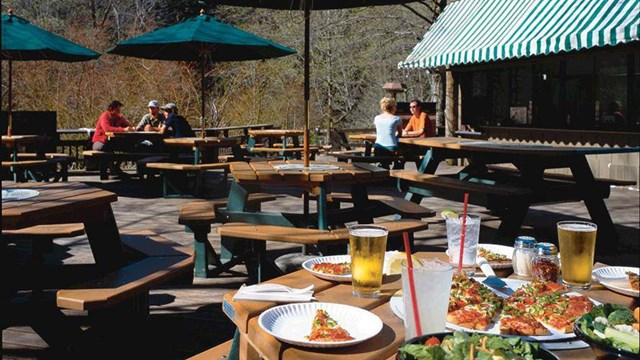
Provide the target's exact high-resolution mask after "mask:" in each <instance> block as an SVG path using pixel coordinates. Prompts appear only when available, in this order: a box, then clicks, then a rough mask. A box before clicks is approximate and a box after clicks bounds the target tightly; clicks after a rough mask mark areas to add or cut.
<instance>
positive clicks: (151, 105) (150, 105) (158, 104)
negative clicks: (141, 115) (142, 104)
mask: <svg viewBox="0 0 640 360" xmlns="http://www.w3.org/2000/svg"><path fill="white" fill-rule="evenodd" d="M147 107H156V108H157V107H160V103H159V102H158V100H151V101H149V105H147Z"/></svg>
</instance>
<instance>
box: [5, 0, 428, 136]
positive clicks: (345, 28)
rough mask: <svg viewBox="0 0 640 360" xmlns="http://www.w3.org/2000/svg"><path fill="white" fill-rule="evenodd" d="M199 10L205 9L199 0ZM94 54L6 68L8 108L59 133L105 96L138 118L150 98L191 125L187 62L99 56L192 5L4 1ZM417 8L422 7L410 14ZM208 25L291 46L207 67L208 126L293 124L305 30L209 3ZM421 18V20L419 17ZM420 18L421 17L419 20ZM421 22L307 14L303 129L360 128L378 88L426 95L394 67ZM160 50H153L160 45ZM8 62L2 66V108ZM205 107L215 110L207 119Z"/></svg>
mask: <svg viewBox="0 0 640 360" xmlns="http://www.w3.org/2000/svg"><path fill="white" fill-rule="evenodd" d="M207 2H208V3H209V4H210V5H213V4H214V3H215V2H212V1H207ZM9 7H10V8H12V9H14V13H15V14H17V15H20V16H22V17H25V18H27V19H28V20H30V21H31V22H33V23H34V24H36V25H38V26H41V27H43V28H45V29H48V30H50V31H53V32H55V33H57V34H59V35H61V36H65V37H67V38H69V39H70V40H72V41H74V42H77V43H79V44H82V45H84V46H87V47H89V48H91V49H93V50H96V51H99V52H102V53H103V56H102V57H100V58H99V59H98V60H96V61H90V62H86V63H70V64H67V63H59V62H49V61H39V62H14V65H13V80H14V81H13V104H14V109H15V110H54V111H57V112H58V124H59V125H58V126H59V127H60V128H78V127H92V126H94V125H95V121H96V120H97V117H98V115H99V114H100V113H101V112H102V111H104V109H105V107H106V105H107V104H108V103H109V102H111V101H112V100H114V99H117V100H119V101H121V102H123V103H124V104H125V108H124V109H123V114H124V115H125V117H126V118H127V120H129V121H130V122H137V121H138V120H139V119H140V117H142V115H144V114H145V113H146V111H147V110H146V104H147V102H148V101H149V100H150V99H157V100H159V101H160V102H163V103H165V102H175V103H177V104H178V106H179V108H180V111H181V113H182V114H183V115H184V116H185V117H186V118H187V119H188V120H189V121H190V122H191V124H192V125H194V126H196V125H197V124H198V119H199V116H200V106H201V103H200V101H201V99H200V75H199V69H198V67H197V66H196V65H195V64H190V63H182V62H171V61H153V60H144V59H136V58H126V57H120V56H115V55H110V54H105V52H106V51H107V50H108V49H110V48H111V47H113V46H114V45H115V43H116V42H118V41H121V40H124V39H126V38H129V37H132V36H136V35H139V34H141V33H144V32H147V31H151V30H154V29H156V28H159V27H164V26H168V25H171V24H174V23H176V22H179V21H183V20H184V19H186V18H188V17H190V16H195V15H196V14H198V12H199V10H200V5H198V2H197V1H195V0H189V1H187V0H177V1H176V0H133V1H132V0H89V1H86V0H39V1H36V0H13V1H3V3H2V8H3V11H6V9H7V8H9ZM414 9H416V11H420V12H428V10H426V9H427V8H426V7H423V6H414ZM209 13H212V14H213V15H214V16H216V18H218V19H220V20H222V21H224V22H227V23H230V24H232V25H234V26H236V27H239V28H241V29H244V30H246V31H250V32H254V33H256V34H258V35H261V36H264V37H266V38H269V39H271V40H273V41H276V42H278V43H281V44H284V45H286V46H288V47H291V48H293V49H296V50H297V51H298V54H297V55H294V56H288V57H284V58H279V59H270V60H264V61H248V62H234V63H216V64H214V65H212V66H209V67H208V68H207V69H206V70H207V71H206V80H207V81H206V88H205V90H206V99H207V100H206V103H205V117H206V118H207V123H208V125H216V126H226V125H236V124H251V123H254V124H255V123H274V124H276V125H281V126H283V127H287V128H301V127H303V125H304V124H303V122H304V101H303V100H304V99H303V68H304V63H303V59H302V53H303V51H304V36H303V34H304V24H303V13H302V12H301V11H277V10H269V9H251V8H241V7H227V6H217V7H212V8H211V9H209ZM426 15H429V14H426ZM428 17H430V16H428ZM428 26H429V24H428V23H427V22H425V21H424V20H422V19H420V18H419V17H417V16H416V15H415V14H414V13H412V12H411V11H409V10H407V9H405V8H404V7H402V6H385V7H374V8H361V9H347V10H328V11H314V12H313V13H312V18H311V29H312V30H311V63H310V66H311V104H310V109H311V110H310V113H311V127H312V128H313V127H321V128H326V127H327V126H328V123H329V121H333V122H334V124H336V126H339V127H369V126H371V123H372V121H373V117H374V116H375V115H376V114H377V113H378V112H379V109H378V101H379V99H380V98H381V97H382V96H385V95H386V94H385V92H384V91H383V90H382V85H383V84H384V83H386V82H388V81H400V82H404V83H406V84H407V87H408V91H407V93H406V94H405V95H400V97H399V98H398V100H399V101H406V100H408V99H410V98H412V97H418V98H421V99H424V98H426V97H427V96H428V95H429V84H428V82H427V81H426V80H425V73H424V71H420V70H412V71H407V70H398V69H397V63H398V62H399V61H400V60H402V59H404V57H406V56H407V55H408V54H409V52H410V51H411V49H412V48H413V46H415V44H416V43H417V41H418V40H419V38H420V37H421V36H422V35H423V34H424V33H425V31H426V29H427V28H428ZM159 51H161V49H159ZM7 71H8V69H7V64H6V62H3V63H2V73H3V75H4V76H2V94H3V98H2V104H3V108H4V107H5V106H6V104H7V101H8V98H7V90H8V83H7V81H8V76H6V74H7ZM214 109H215V111H214Z"/></svg>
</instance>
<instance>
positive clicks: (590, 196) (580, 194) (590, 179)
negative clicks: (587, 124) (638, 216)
mask: <svg viewBox="0 0 640 360" xmlns="http://www.w3.org/2000/svg"><path fill="white" fill-rule="evenodd" d="M400 144H401V145H402V146H403V147H405V150H406V151H420V149H422V151H424V153H425V155H424V158H423V161H422V163H421V164H420V167H419V169H418V171H419V172H420V173H424V174H430V175H432V176H429V177H419V176H416V175H415V174H414V175H412V176H413V177H412V178H409V175H410V174H408V173H398V174H397V175H398V176H399V177H404V179H401V180H403V181H410V182H411V185H415V184H416V183H422V185H421V186H420V187H418V186H412V187H410V188H409V189H408V190H409V192H408V193H407V195H406V198H407V199H409V200H411V201H414V202H416V203H419V202H420V201H421V199H422V197H423V196H432V195H433V194H434V191H441V190H447V191H449V192H453V194H454V195H455V196H456V199H457V200H458V201H460V200H461V199H462V198H463V194H464V192H466V191H469V192H472V193H473V192H475V193H478V194H481V195H482V194H484V195H486V196H487V198H486V200H487V201H488V205H489V208H490V209H491V206H492V204H491V203H492V202H493V201H494V200H496V201H497V206H496V207H497V208H498V209H500V207H502V206H503V205H508V207H507V208H504V209H503V211H500V214H499V215H500V216H501V219H502V222H503V224H501V225H500V229H501V231H499V233H498V235H499V238H498V239H497V240H500V241H503V242H509V243H512V242H513V239H514V238H515V236H516V235H517V233H518V230H519V228H520V226H521V224H522V222H523V221H524V218H525V216H526V214H527V211H528V209H529V207H530V206H531V205H532V204H535V203H547V202H562V201H584V203H585V205H586V207H587V209H588V211H589V214H590V215H591V219H592V220H593V222H595V223H596V224H597V225H598V235H597V236H598V239H600V240H599V241H598V242H597V244H596V247H597V249H596V251H598V252H599V253H602V254H606V253H611V252H613V251H615V250H616V246H611V245H612V242H613V243H614V244H615V243H616V242H617V239H618V235H617V233H616V230H615V228H614V225H613V221H612V219H611V216H610V215H609V212H608V210H607V207H606V205H605V203H604V201H603V200H604V199H606V198H607V197H608V196H609V194H610V190H609V185H610V184H612V182H611V181H603V180H601V181H598V180H596V179H595V178H594V176H593V173H592V171H591V168H590V167H589V163H588V162H587V158H586V156H587V155H591V154H612V153H630V152H640V147H629V148H577V147H558V146H547V145H525V144H511V143H497V142H492V141H482V140H474V139H464V138H450V137H434V138H401V139H400ZM460 158H463V159H468V160H469V165H468V166H467V167H465V168H464V169H463V170H461V171H460V172H459V173H458V174H457V179H451V178H447V177H442V176H438V177H433V174H435V172H436V170H437V168H438V165H439V164H440V163H441V162H442V161H444V160H446V159H460ZM502 164H512V165H513V166H515V167H516V168H517V169H518V172H517V173H514V172H511V173H509V172H508V171H489V170H490V169H491V167H492V166H496V165H500V166H502ZM559 168H568V169H570V170H571V174H572V175H571V177H570V178H565V179H558V178H557V176H555V178H553V177H554V176H552V175H551V176H549V175H547V173H546V172H545V171H546V170H548V169H559ZM494 169H495V168H494ZM505 186H507V187H506V189H508V190H509V191H512V190H513V191H516V190H517V191H516V192H515V193H514V196H515V197H513V199H512V200H509V196H510V195H508V194H504V195H500V194H499V193H497V191H501V190H500V189H501V188H505ZM513 187H515V188H516V189H514V188H513ZM491 188H495V190H490V189H491ZM523 189H526V190H528V191H530V193H529V194H526V193H524V192H523V191H522V190H523ZM470 201H472V202H474V201H476V199H474V197H473V196H471V198H470ZM506 209H508V211H507V210H506ZM505 222H506V224H505ZM503 225H504V226H503Z"/></svg>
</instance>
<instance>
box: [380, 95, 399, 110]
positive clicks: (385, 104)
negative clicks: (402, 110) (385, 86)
mask: <svg viewBox="0 0 640 360" xmlns="http://www.w3.org/2000/svg"><path fill="white" fill-rule="evenodd" d="M397 107H398V103H396V101H395V100H394V99H392V98H388V97H383V98H382V99H381V100H380V110H382V111H386V112H393V109H395V108H397Z"/></svg>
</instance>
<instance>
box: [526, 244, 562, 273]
mask: <svg viewBox="0 0 640 360" xmlns="http://www.w3.org/2000/svg"><path fill="white" fill-rule="evenodd" d="M531 272H532V273H533V277H534V278H535V279H536V280H540V281H550V282H558V276H559V275H560V259H558V248H557V247H556V246H555V245H553V244H551V243H545V242H543V243H539V244H538V245H536V252H535V255H534V256H533V261H532V262H531Z"/></svg>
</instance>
